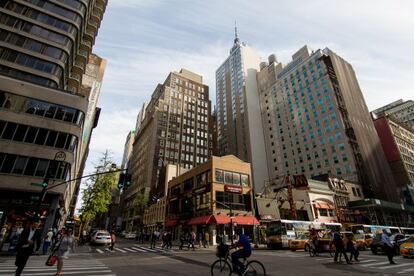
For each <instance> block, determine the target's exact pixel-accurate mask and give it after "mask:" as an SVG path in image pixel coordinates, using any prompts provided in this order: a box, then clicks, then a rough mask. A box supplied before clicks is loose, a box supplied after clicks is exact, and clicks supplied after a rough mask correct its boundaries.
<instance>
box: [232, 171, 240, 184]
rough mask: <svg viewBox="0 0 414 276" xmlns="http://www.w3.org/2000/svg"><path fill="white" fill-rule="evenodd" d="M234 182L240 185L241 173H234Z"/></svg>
mask: <svg viewBox="0 0 414 276" xmlns="http://www.w3.org/2000/svg"><path fill="white" fill-rule="evenodd" d="M233 184H234V185H240V174H238V173H233Z"/></svg>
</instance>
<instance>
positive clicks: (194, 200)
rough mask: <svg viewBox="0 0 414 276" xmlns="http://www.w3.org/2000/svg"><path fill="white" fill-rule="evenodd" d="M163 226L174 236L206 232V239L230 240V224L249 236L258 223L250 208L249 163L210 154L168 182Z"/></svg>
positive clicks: (251, 191) (229, 156)
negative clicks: (208, 157)
mask: <svg viewBox="0 0 414 276" xmlns="http://www.w3.org/2000/svg"><path fill="white" fill-rule="evenodd" d="M166 204H167V212H166V220H165V227H166V228H167V229H169V230H171V231H172V233H173V237H175V238H178V237H179V236H180V235H181V234H183V233H189V232H191V231H194V232H196V233H197V234H200V233H204V232H208V233H209V236H210V241H209V242H210V243H212V244H216V243H217V242H218V239H217V238H218V237H225V239H226V240H230V236H231V230H233V228H232V226H231V224H232V223H233V224H234V226H236V225H237V227H239V228H242V230H243V231H244V232H245V233H246V234H247V235H249V236H250V237H252V238H253V226H254V225H257V224H258V221H257V219H256V218H255V217H254V215H253V214H254V212H253V208H254V207H253V206H254V205H253V182H252V174H251V167H250V164H249V163H247V162H243V161H242V160H240V159H238V158H237V157H235V156H233V155H227V156H223V157H216V156H212V157H211V158H210V159H209V160H208V161H207V162H205V163H204V164H201V165H198V166H196V167H194V168H193V169H191V170H189V171H188V172H186V173H184V174H182V175H179V176H178V177H176V178H174V179H172V180H171V181H170V182H169V183H168V197H167V202H166Z"/></svg>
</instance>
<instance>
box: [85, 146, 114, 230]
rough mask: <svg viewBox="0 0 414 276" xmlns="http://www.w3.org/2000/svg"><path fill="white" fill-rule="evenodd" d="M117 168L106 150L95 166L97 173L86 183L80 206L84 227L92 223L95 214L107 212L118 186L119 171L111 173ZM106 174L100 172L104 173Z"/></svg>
mask: <svg viewBox="0 0 414 276" xmlns="http://www.w3.org/2000/svg"><path fill="white" fill-rule="evenodd" d="M113 170H116V167H114V163H113V161H112V157H111V156H110V153H109V151H108V150H106V151H105V152H104V153H103V154H102V157H101V158H100V159H99V161H98V164H97V165H96V166H95V174H98V175H93V176H91V177H90V178H89V179H88V181H87V182H86V184H85V188H84V189H83V195H82V207H81V208H80V219H81V223H82V227H81V228H83V226H85V225H87V224H88V223H90V222H91V221H92V220H93V219H94V218H95V216H97V215H100V214H103V213H106V212H107V211H108V208H109V205H110V204H111V201H112V190H113V189H114V188H115V187H116V185H117V183H118V178H119V172H113V173H109V172H111V171H113ZM104 172H108V173H105V174H99V173H104Z"/></svg>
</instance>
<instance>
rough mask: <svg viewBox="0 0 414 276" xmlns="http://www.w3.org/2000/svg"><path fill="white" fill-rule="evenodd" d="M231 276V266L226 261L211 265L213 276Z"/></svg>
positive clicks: (218, 261) (220, 260) (219, 260)
mask: <svg viewBox="0 0 414 276" xmlns="http://www.w3.org/2000/svg"><path fill="white" fill-rule="evenodd" d="M218 275H221V276H224V275H227V276H230V275H231V265H230V264H229V262H227V261H226V260H222V259H218V260H217V261H215V262H214V263H213V264H212V265H211V276H218Z"/></svg>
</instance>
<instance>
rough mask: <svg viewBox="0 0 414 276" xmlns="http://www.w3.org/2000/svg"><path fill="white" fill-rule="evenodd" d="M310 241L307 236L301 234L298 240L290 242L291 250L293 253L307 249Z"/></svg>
mask: <svg viewBox="0 0 414 276" xmlns="http://www.w3.org/2000/svg"><path fill="white" fill-rule="evenodd" d="M308 240H309V238H308V236H307V235H305V234H299V235H297V237H296V238H294V239H292V240H290V241H289V249H290V250H292V251H296V250H302V249H305V246H306V244H307V242H308ZM306 249H307V248H306Z"/></svg>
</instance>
